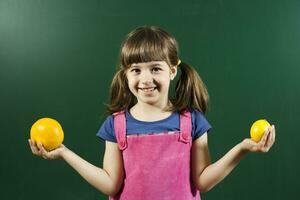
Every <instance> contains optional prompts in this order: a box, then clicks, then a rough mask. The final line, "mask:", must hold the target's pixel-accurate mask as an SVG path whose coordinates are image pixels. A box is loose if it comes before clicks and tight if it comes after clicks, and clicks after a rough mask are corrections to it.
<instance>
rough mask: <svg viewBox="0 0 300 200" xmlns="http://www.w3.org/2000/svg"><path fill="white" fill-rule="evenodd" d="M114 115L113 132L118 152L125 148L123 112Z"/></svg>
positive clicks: (124, 119)
mask: <svg viewBox="0 0 300 200" xmlns="http://www.w3.org/2000/svg"><path fill="white" fill-rule="evenodd" d="M113 115H114V130H115V135H116V139H117V142H118V145H119V148H120V150H124V149H126V148H127V140H126V118H125V111H121V112H116V113H114V114H113Z"/></svg>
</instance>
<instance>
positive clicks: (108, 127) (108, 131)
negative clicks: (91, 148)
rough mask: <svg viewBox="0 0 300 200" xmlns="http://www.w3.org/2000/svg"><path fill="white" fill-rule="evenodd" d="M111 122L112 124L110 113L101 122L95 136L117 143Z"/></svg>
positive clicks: (112, 119)
mask: <svg viewBox="0 0 300 200" xmlns="http://www.w3.org/2000/svg"><path fill="white" fill-rule="evenodd" d="M113 124H114V118H113V116H112V115H110V116H108V117H107V118H106V120H105V121H104V122H103V124H102V125H101V127H100V129H99V131H98V132H97V134H96V136H98V137H99V138H101V139H103V140H108V141H111V142H115V143H117V140H116V136H115V131H114V125H113Z"/></svg>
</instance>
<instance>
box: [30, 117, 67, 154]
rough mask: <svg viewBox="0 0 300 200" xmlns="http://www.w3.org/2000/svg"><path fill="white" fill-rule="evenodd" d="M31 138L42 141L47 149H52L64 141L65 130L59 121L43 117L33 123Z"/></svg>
mask: <svg viewBox="0 0 300 200" xmlns="http://www.w3.org/2000/svg"><path fill="white" fill-rule="evenodd" d="M30 139H31V140H34V141H35V142H41V143H42V144H43V146H44V147H45V149H46V150H47V151H51V150H53V149H55V148H57V147H59V145H60V144H61V143H62V142H63V140H64V132H63V129H62V127H61V125H60V124H59V123H58V121H56V120H54V119H51V118H41V119H39V120H37V121H36V122H35V123H34V124H33V125H32V127H31V129H30Z"/></svg>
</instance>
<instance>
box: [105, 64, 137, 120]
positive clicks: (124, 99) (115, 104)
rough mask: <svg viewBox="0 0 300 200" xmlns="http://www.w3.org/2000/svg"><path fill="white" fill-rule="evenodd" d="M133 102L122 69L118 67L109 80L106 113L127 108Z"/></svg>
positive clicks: (133, 99) (133, 98)
mask: <svg viewBox="0 0 300 200" xmlns="http://www.w3.org/2000/svg"><path fill="white" fill-rule="evenodd" d="M134 104H135V97H134V96H133V94H132V93H131V92H130V90H129V88H128V83H127V78H126V75H125V72H124V69H119V70H118V71H117V72H116V73H115V75H114V77H113V80H112V82H111V85H110V93H109V104H106V114H108V115H111V114H113V113H115V112H120V111H122V110H127V109H128V108H130V107H131V106H132V105H134Z"/></svg>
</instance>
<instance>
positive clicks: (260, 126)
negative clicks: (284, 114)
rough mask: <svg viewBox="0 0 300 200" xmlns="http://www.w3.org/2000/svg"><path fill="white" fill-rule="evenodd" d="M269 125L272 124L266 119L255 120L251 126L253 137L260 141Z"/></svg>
mask: <svg viewBox="0 0 300 200" xmlns="http://www.w3.org/2000/svg"><path fill="white" fill-rule="evenodd" d="M269 126H271V125H270V124H269V122H268V121H267V120H265V119H260V120H257V121H255V122H254V123H253V124H252V126H251V128H250V136H251V139H252V140H254V141H255V142H259V141H260V140H261V138H262V136H263V135H264V133H265V131H266V130H267V129H268V127H269Z"/></svg>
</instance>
